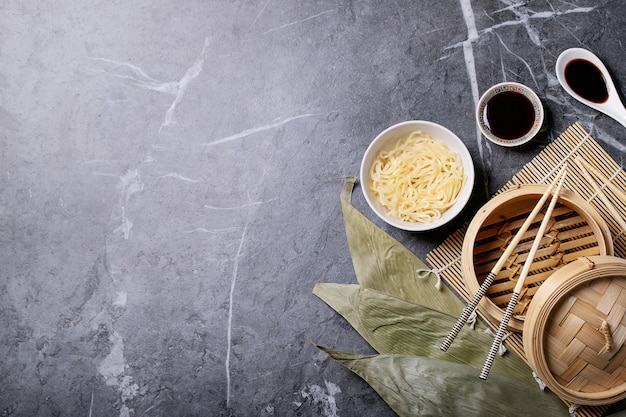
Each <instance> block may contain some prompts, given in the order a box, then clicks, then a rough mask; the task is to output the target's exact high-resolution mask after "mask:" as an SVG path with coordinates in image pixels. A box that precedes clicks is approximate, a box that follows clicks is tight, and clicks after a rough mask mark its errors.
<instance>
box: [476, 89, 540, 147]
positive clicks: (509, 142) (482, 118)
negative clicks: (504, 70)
mask: <svg viewBox="0 0 626 417" xmlns="http://www.w3.org/2000/svg"><path fill="white" fill-rule="evenodd" d="M509 92H511V93H519V94H521V95H522V96H524V97H526V99H528V101H529V102H530V103H529V104H530V105H531V106H532V108H531V109H530V110H531V112H532V113H533V114H534V119H533V120H532V121H529V122H530V124H529V125H530V128H529V130H528V131H527V132H526V133H525V134H524V135H522V136H520V137H516V138H512V139H505V138H501V137H498V136H497V135H495V134H494V133H493V132H492V131H491V126H490V125H489V120H488V119H487V107H488V106H487V104H488V103H489V101H490V100H491V99H493V98H494V97H495V96H496V95H499V94H501V93H509ZM522 107H526V106H522ZM516 108H517V107H516V106H511V107H508V106H505V107H503V109H505V110H507V111H508V114H510V113H515V110H516ZM543 118H544V110H543V105H542V104H541V100H540V99H539V97H538V96H537V94H535V92H534V91H533V90H532V89H530V88H529V87H527V86H525V85H524V84H520V83H514V82H504V83H500V84H496V85H494V86H491V87H490V88H489V89H488V90H487V91H485V92H484V93H483V95H482V97H481V98H480V100H478V106H477V108H476V121H477V123H478V127H479V128H480V131H481V132H482V134H483V135H485V137H486V138H487V139H489V140H490V141H491V142H493V143H495V144H497V145H500V146H505V147H509V148H512V147H516V146H520V145H523V144H525V143H527V142H529V141H530V140H531V139H533V138H534V137H535V136H536V135H537V133H539V130H540V129H541V126H542V125H543Z"/></svg>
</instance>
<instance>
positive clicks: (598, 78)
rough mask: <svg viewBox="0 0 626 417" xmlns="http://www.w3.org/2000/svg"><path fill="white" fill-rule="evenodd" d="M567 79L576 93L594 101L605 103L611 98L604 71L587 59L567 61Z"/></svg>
mask: <svg viewBox="0 0 626 417" xmlns="http://www.w3.org/2000/svg"><path fill="white" fill-rule="evenodd" d="M565 81H566V82H567V84H568V85H569V86H570V88H571V89H572V90H574V92H575V93H576V94H578V95H579V96H581V97H582V98H584V99H587V100H589V101H592V102H594V103H604V102H605V101H606V100H607V99H608V98H609V92H608V90H607V88H606V82H605V81H604V77H603V76H602V72H600V69H599V68H598V67H596V66H595V65H594V64H592V63H591V62H589V61H587V60H586V59H573V60H571V61H570V62H568V63H567V65H566V66H565Z"/></svg>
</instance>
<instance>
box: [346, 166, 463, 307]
mask: <svg viewBox="0 0 626 417" xmlns="http://www.w3.org/2000/svg"><path fill="white" fill-rule="evenodd" d="M355 181H356V179H355V178H354V177H352V178H350V179H349V180H347V181H346V183H345V184H344V187H343V190H342V192H341V206H342V210H343V217H344V223H345V228H346V236H347V238H348V245H349V247H350V254H351V255H352V263H353V265H354V271H355V273H356V276H357V280H358V281H359V283H360V284H361V286H363V287H367V288H371V289H374V290H377V291H381V292H384V293H386V294H389V295H393V296H395V297H399V298H402V299H405V300H408V301H412V302H414V303H417V304H421V305H424V306H426V307H430V308H433V309H435V310H438V311H442V312H445V313H449V314H452V315H454V316H457V317H458V316H459V315H460V314H461V312H462V311H463V307H464V305H463V303H462V302H461V301H460V300H459V298H458V297H457V296H456V295H455V294H454V293H453V292H452V291H451V290H450V289H449V288H447V287H446V286H445V285H442V286H441V288H440V289H437V288H436V287H435V283H436V277H435V276H434V274H428V275H429V276H427V279H420V278H418V274H417V272H416V271H418V270H423V271H425V270H430V269H431V268H430V267H429V266H427V265H426V264H425V263H424V262H422V261H421V260H420V259H419V258H418V257H417V256H415V255H414V254H413V253H412V252H411V251H409V250H408V249H407V248H406V247H404V246H403V245H402V244H401V243H400V242H398V241H397V240H395V239H394V238H392V237H391V236H389V235H388V234H387V233H385V231H384V230H382V229H380V228H379V227H378V226H376V225H375V224H374V223H372V222H371V221H370V220H369V219H367V218H366V217H365V216H364V215H363V214H361V213H360V212H359V211H358V210H356V209H355V208H354V207H353V206H352V204H351V197H352V191H353V188H354V183H355Z"/></svg>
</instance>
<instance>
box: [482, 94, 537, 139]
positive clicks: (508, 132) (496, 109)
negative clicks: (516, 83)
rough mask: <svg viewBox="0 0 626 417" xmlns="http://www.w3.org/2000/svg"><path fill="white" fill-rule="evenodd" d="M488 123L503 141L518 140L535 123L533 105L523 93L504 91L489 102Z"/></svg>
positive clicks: (487, 109) (492, 131)
mask: <svg viewBox="0 0 626 417" xmlns="http://www.w3.org/2000/svg"><path fill="white" fill-rule="evenodd" d="M486 111H487V113H486V114H487V121H488V123H489V129H490V130H491V133H493V134H494V135H495V136H497V137H499V138H501V139H507V140H512V139H518V138H521V137H522V136H524V135H525V134H526V133H528V132H529V131H530V129H531V128H532V127H533V124H534V123H535V108H534V107H533V103H532V102H531V101H530V100H529V99H528V97H526V96H525V95H523V94H521V93H517V92H515V91H504V92H502V93H498V94H496V95H495V96H493V97H492V98H491V99H490V100H489V102H487V108H486Z"/></svg>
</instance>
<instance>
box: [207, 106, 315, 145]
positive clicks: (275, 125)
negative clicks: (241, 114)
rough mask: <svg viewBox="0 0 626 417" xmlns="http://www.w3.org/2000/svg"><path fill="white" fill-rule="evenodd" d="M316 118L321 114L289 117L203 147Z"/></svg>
mask: <svg viewBox="0 0 626 417" xmlns="http://www.w3.org/2000/svg"><path fill="white" fill-rule="evenodd" d="M315 116H320V114H319V113H307V114H301V115H299V116H293V117H288V118H287V119H278V120H275V121H273V122H272V123H269V124H266V125H262V126H257V127H253V128H250V129H246V130H244V131H242V132H239V133H235V134H234V135H230V136H226V137H225V138H221V139H217V140H215V141H213V142H209V143H204V144H203V146H214V145H221V144H223V143H228V142H232V141H234V140H238V139H243V138H246V137H248V136H251V135H254V134H256V133H260V132H264V131H266V130H271V129H276V128H278V127H281V126H284V125H286V124H287V123H289V122H293V121H294V120H298V119H304V118H308V117H315Z"/></svg>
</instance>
